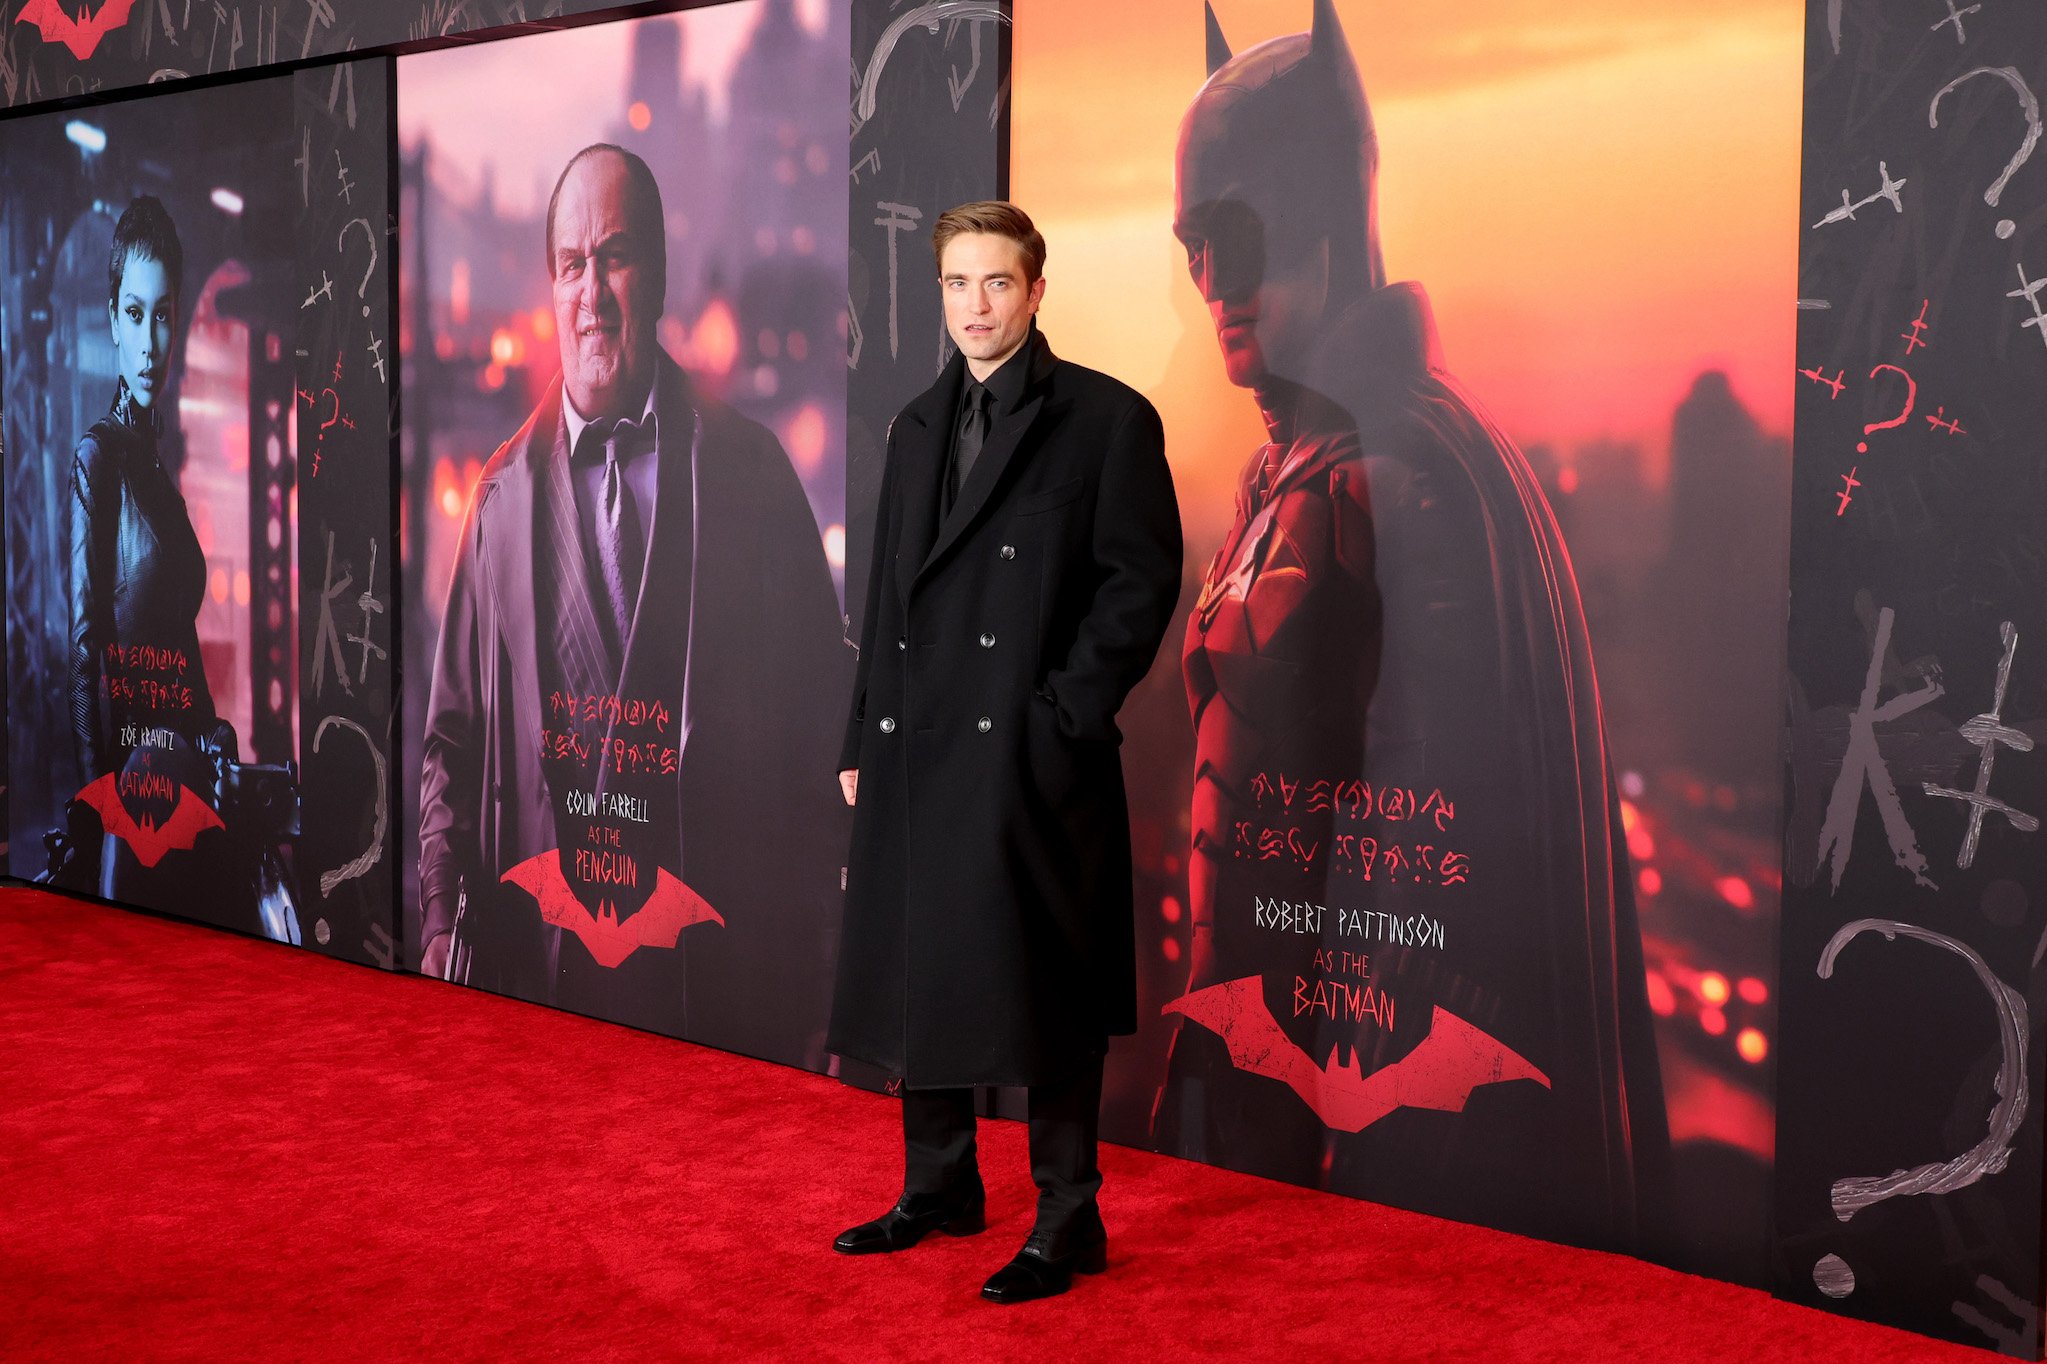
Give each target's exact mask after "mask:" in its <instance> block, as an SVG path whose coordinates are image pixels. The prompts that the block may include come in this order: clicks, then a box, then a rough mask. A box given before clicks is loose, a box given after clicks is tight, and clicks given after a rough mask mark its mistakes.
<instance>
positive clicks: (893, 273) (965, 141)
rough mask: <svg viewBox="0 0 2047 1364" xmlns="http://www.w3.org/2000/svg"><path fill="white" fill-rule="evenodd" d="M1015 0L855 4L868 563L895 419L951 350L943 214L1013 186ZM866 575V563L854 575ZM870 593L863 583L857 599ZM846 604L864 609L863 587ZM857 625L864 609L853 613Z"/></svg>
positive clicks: (858, 542)
mask: <svg viewBox="0 0 2047 1364" xmlns="http://www.w3.org/2000/svg"><path fill="white" fill-rule="evenodd" d="M1008 116H1009V5H1008V4H1007V3H1006V0H1004V2H1003V3H997V2H996V0H935V2H934V3H928V4H919V5H914V6H909V7H905V6H903V5H901V4H895V3H889V0H855V3H854V5H853V119H852V138H853V145H852V152H851V157H852V164H851V168H850V180H851V186H852V188H851V191H850V193H851V201H850V203H849V204H848V206H847V223H848V238H849V242H850V245H851V254H850V258H849V259H848V261H847V276H848V280H849V282H850V294H851V305H850V306H851V311H850V316H851V319H852V327H851V335H850V337H849V338H848V342H847V355H846V359H847V364H848V365H849V366H850V367H851V369H852V371H853V377H852V383H851V385H850V390H849V392H848V394H847V404H846V407H847V411H846V507H847V536H846V562H847V563H849V564H853V565H858V566H864V565H865V564H866V563H867V556H868V550H869V546H870V545H871V544H872V542H873V533H874V504H875V498H876V497H877V496H878V495H879V493H880V490H881V463H882V449H883V445H884V438H885V437H886V435H887V433H888V424H889V422H891V421H892V420H894V419H895V415H896V413H898V412H900V411H901V410H902V408H903V404H905V403H907V402H908V401H909V400H910V399H912V398H914V397H916V396H917V395H918V394H919V393H922V392H923V391H924V390H925V389H927V388H929V387H930V386H931V381H932V380H933V379H935V378H936V377H937V376H938V371H939V370H941V369H943V368H944V367H945V363H946V361H948V360H950V359H951V358H952V342H951V339H950V338H948V337H947V336H946V334H945V321H944V317H943V315H942V311H941V309H940V306H939V294H938V290H937V288H936V287H935V286H934V284H933V281H935V280H936V279H937V277H938V267H937V264H936V262H934V261H933V260H932V257H931V223H932V220H933V219H935V218H936V217H937V216H938V215H939V214H941V213H943V212H945V210H946V209H948V208H951V207H952V206H953V205H955V204H963V203H968V202H971V201H973V200H976V199H994V198H1000V197H1002V196H1003V195H1004V194H1006V193H1007V192H1008V174H1007V164H1008V161H1007V144H1008V136H1007V134H1008ZM853 576H854V577H855V579H856V580H858V578H859V575H858V573H857V572H856V573H855V574H854V575H853ZM859 595H860V594H859V593H858V592H855V593H853V594H852V596H853V597H854V598H857V597H858V596H859ZM847 606H848V610H849V611H850V612H851V613H852V614H853V615H854V616H857V615H858V613H859V611H860V610H861V603H860V602H859V601H858V600H849V601H848V603H847ZM849 621H850V623H849V632H848V636H847V637H848V638H849V639H851V638H857V637H858V634H859V625H860V623H859V621H858V620H857V619H850V618H849Z"/></svg>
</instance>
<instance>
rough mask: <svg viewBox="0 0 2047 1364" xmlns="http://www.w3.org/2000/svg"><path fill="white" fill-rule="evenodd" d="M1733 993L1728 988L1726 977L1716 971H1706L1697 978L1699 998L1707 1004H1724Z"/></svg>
mask: <svg viewBox="0 0 2047 1364" xmlns="http://www.w3.org/2000/svg"><path fill="white" fill-rule="evenodd" d="M1733 993H1734V992H1733V991H1732V990H1730V989H1729V988H1728V985H1727V977H1725V976H1723V975H1721V974H1720V973H1719V972H1718V971H1708V972H1707V973H1706V974H1705V975H1703V976H1700V977H1699V998H1700V999H1703V1000H1705V1001H1706V1002H1707V1003H1708V1004H1714V1005H1719V1004H1725V1003H1726V1002H1727V1000H1728V997H1729V996H1730V995H1732V994H1733Z"/></svg>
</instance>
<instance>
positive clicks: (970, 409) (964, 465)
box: [945, 379, 990, 510]
mask: <svg viewBox="0 0 2047 1364" xmlns="http://www.w3.org/2000/svg"><path fill="white" fill-rule="evenodd" d="M989 397H990V394H989V392H988V389H987V386H986V385H984V384H981V383H979V382H977V381H975V380H972V379H969V380H968V381H967V410H966V412H965V413H964V414H962V415H961V417H960V432H959V439H958V440H957V441H955V442H954V443H953V455H952V478H951V479H950V480H949V481H948V484H947V487H946V490H945V505H946V508H947V509H948V510H950V509H951V507H952V504H953V502H954V501H955V500H956V499H958V497H959V495H960V489H961V488H964V487H966V486H967V475H968V474H969V473H971V472H972V471H973V468H974V461H975V460H976V459H978V458H980V455H981V442H983V441H984V440H986V439H987V438H988V400H989Z"/></svg>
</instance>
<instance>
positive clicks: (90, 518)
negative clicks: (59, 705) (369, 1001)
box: [46, 195, 298, 941]
mask: <svg viewBox="0 0 2047 1364" xmlns="http://www.w3.org/2000/svg"><path fill="white" fill-rule="evenodd" d="M183 273H184V249H183V247H182V245H181V244H180V242H179V240H178V230H177V227H176V225H175V224H174V223H173V222H172V221H171V217H170V214H169V213H168V212H167V211H166V210H165V208H164V206H163V204H162V202H161V201H159V200H158V199H156V198H155V197H154V196H149V195H145V196H143V197H141V198H138V199H136V200H135V201H134V202H132V203H130V204H129V205H128V207H127V209H126V210H125V211H123V212H122V214H121V217H120V220H119V221H118V222H117V223H116V224H115V227H114V243H113V249H112V251H111V252H110V253H109V256H108V263H107V318H108V323H109V326H110V328H111V331H112V335H113V342H114V359H115V368H116V372H117V375H118V377H117V378H116V380H115V384H114V400H113V405H112V407H111V408H110V409H109V410H108V412H107V414H106V416H104V417H102V418H100V420H98V421H97V422H94V423H93V425H92V427H91V428H90V429H89V430H88V431H87V432H86V433H85V435H84V436H83V437H82V438H81V439H80V440H79V442H78V448H77V450H76V452H75V454H74V456H73V459H72V466H71V497H72V505H71V527H70V556H69V557H70V563H69V574H70V598H71V620H70V642H71V679H70V695H71V721H72V732H73V738H74V741H75V743H76V746H77V752H78V760H79V768H80V771H81V772H82V774H83V775H84V777H85V781H86V786H85V788H84V789H83V790H82V791H81V792H80V793H79V796H78V798H77V799H75V800H73V801H72V802H71V803H70V805H69V807H68V808H67V811H66V817H67V826H68V827H67V829H66V831H64V832H60V833H53V834H52V835H51V836H50V837H49V839H48V840H46V841H47V842H48V843H49V844H50V852H51V862H52V865H51V869H50V872H49V873H48V875H47V879H49V880H51V881H53V882H55V883H57V884H60V885H66V886H69V887H71V888H74V889H87V890H93V891H96V892H97V893H98V894H100V895H102V896H105V897H107V898H109V899H121V900H128V901H132V902H137V903H146V904H149V905H151V906H152V907H155V908H161V909H172V910H177V911H180V912H189V913H192V914H194V915H195V916H196V917H202V918H207V919H211V920H214V921H216V922H220V921H223V919H225V921H227V922H230V923H231V924H232V926H235V927H243V928H247V929H249V930H251V931H262V932H265V933H266V934H267V935H268V936H271V937H276V938H281V939H284V940H287V941H296V940H297V936H298V926H297V920H296V915H295V914H293V913H291V912H289V896H288V894H287V893H286V892H285V891H284V889H283V885H282V880H283V877H282V869H281V867H280V866H279V865H278V864H277V859H276V853H275V844H276V842H277V841H278V840H279V839H281V838H283V837H286V836H288V835H289V834H290V833H291V832H295V828H294V827H293V826H295V824H296V818H297V817H296V807H297V801H296V795H295V792H293V791H292V789H291V788H292V783H293V774H292V772H291V770H290V768H289V765H287V766H286V767H283V768H257V767H253V766H250V767H245V766H243V765H241V764H240V763H238V762H237V761H236V759H237V749H238V744H237V741H236V736H235V732H234V728H233V726H231V725H230V724H229V723H228V722H227V721H226V720H224V719H222V718H221V717H220V715H219V714H218V713H217V712H216V710H215V708H214V703H213V694H212V691H211V689H210V688H209V687H208V685H207V681H206V672H205V668H204V666H203V665H202V662H201V658H200V651H199V631H198V616H199V609H200V606H201V604H202V601H203V599H204V597H205V592H206V576H207V575H206V556H205V553H204V552H203V551H202V550H201V548H200V545H199V537H198V536H197V534H195V533H194V531H193V529H192V518H191V516H190V514H189V513H188V512H187V510H186V507H185V499H184V496H183V495H182V494H181V493H180V492H179V490H178V486H177V483H176V481H175V480H174V479H173V478H172V476H171V473H170V471H169V470H167V469H166V468H165V467H164V464H163V460H162V457H161V453H160V449H159V443H160V440H161V437H162V434H163V423H164V412H165V400H166V398H167V396H168V390H169V388H170V380H171V358H172V353H173V350H174V348H175V346H176V343H177V336H178V326H179V323H180V321H181V317H180V312H181V308H182V305H183V301H184V299H183ZM106 778H112V781H111V783H109V782H108V781H106V780H104V779H106ZM115 802H119V807H118V809H117V807H116V804H115ZM192 802H198V804H194V803H192ZM252 806H269V807H275V808H270V809H266V810H265V811H264V814H263V817H262V818H261V819H242V818H238V817H237V816H238V813H239V812H240V811H241V810H243V809H245V808H250V807H252ZM230 807H232V808H230ZM122 811H125V812H127V813H126V814H125V816H124V814H123V813H121V812H122ZM131 823H133V824H137V825H139V826H146V827H147V828H148V829H149V831H150V835H149V836H147V837H144V838H143V839H142V842H141V844H140V846H139V847H138V846H137V845H135V844H133V843H131V841H130V840H127V839H123V838H121V837H119V836H118V834H119V832H120V831H121V830H122V829H126V828H128V827H129V826H130V825H131ZM230 824H233V825H235V826H244V827H237V829H236V833H237V835H238V836H246V837H244V839H243V842H242V843H241V844H239V845H237V844H235V843H233V842H232V841H231V842H230V844H229V845H228V846H229V848H230V849H231V852H230V855H231V856H233V857H234V858H235V865H236V867H237V872H238V874H237V875H235V876H231V877H228V878H218V877H209V878H206V884H205V885H204V886H202V885H200V884H199V881H200V879H201V878H198V877H194V876H192V875H190V874H189V870H188V871H187V872H186V873H184V874H178V873H176V872H172V871H165V872H159V871H158V870H157V867H158V864H159V863H160V862H161V861H162V858H163V857H164V856H165V855H166V853H167V852H168V851H170V850H172V849H175V850H177V851H186V850H189V849H191V848H192V847H193V846H194V845H195V843H196V842H197V840H198V839H199V838H201V837H205V836H207V832H206V831H207V830H210V829H213V828H226V827H228V826H229V825H230ZM257 824H261V825H264V826H266V827H264V828H262V829H261V830H260V831H259V830H258V829H257V828H256V827H255V826H256V825H257ZM177 829H184V830H190V831H191V832H190V833H189V834H186V833H174V834H172V835H171V839H170V842H169V843H168V844H167V845H165V846H159V845H158V843H157V842H155V841H152V839H153V838H154V836H155V835H156V834H158V833H160V832H162V831H165V830H177ZM94 849H97V856H96V857H95V856H94V855H93V850H94ZM95 864H96V866H95ZM252 877H253V886H252ZM259 901H260V902H261V914H260V917H259V914H258V908H259V905H258V902H259ZM188 902H189V903H188Z"/></svg>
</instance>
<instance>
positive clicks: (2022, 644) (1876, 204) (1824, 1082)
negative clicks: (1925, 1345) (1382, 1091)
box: [1775, 0, 2047, 1358]
mask: <svg viewBox="0 0 2047 1364" xmlns="http://www.w3.org/2000/svg"><path fill="white" fill-rule="evenodd" d="M1947 10H1948V13H1947V14H1946V16H1945V17H1938V16H1937V15H1936V14H1927V15H1922V14H1918V13H1916V12H1915V13H1914V14H1912V15H1911V16H1909V17H1907V16H1905V15H1903V14H1901V13H1899V12H1898V11H1897V10H1896V8H1895V7H1888V6H1878V5H1874V4H1844V3H1843V0H1815V3H1813V4H1812V5H1811V6H1810V12H1809V16H1808V32H1807V48H1806V51H1807V82H1806V105H1805V118H1806V123H1805V164H1804V188H1803V194H1802V201H1801V212H1802V215H1803V216H1802V223H1801V227H1802V250H1801V257H1800V273H1799V294H1800V298H1799V300H1798V309H1799V313H1798V317H1799V328H1798V365H1799V370H1798V373H1799V381H1798V382H1799V398H1798V412H1797V427H1796V431H1797V437H1796V452H1795V457H1794V464H1795V483H1796V487H1795V493H1794V501H1793V515H1794V522H1793V531H1792V550H1793V553H1792V612H1791V633H1790V656H1789V663H1790V678H1789V684H1788V704H1789V708H1790V740H1789V743H1790V755H1789V756H1790V772H1789V777H1790V781H1789V788H1788V795H1789V815H1788V830H1787V836H1786V844H1785V894H1784V928H1783V938H1782V953H1783V985H1782V989H1783V994H1782V999H1783V1045H1782V1050H1781V1052H1780V1066H1781V1069H1780V1071H1779V1076H1780V1099H1779V1126H1778V1133H1779V1135H1778V1147H1777V1159H1778V1165H1777V1224H1778V1236H1779V1241H1778V1245H1777V1248H1776V1266H1775V1269H1776V1275H1777V1284H1778V1291H1779V1292H1780V1293H1782V1294H1783V1295H1785V1296H1788V1297H1792V1298H1795V1299H1799V1300H1802V1301H1806V1302H1810V1303H1813V1304H1815V1305H1820V1306H1827V1307H1831V1308H1832V1309H1833V1310H1836V1311H1842V1312H1847V1313H1851V1314H1854V1315H1857V1316H1864V1317H1868V1318H1871V1319H1875V1320H1881V1321H1888V1322H1891V1323H1894V1324H1896V1325H1900V1326H1905V1327H1909V1328H1911V1329H1913V1330H1918V1331H1924V1332H1927V1333H1929V1334H1934V1335H1942V1336H1948V1337H1951V1338H1954V1339H1957V1340H1962V1341H1968V1342H1971V1343H1973V1344H1978V1345H1986V1346H1990V1347H1992V1348H1995V1349H1998V1350H2001V1351H2003V1352H2005V1353H2008V1354H2013V1355H2018V1356H2022V1357H2026V1358H2039V1356H2040V1347H2041V1336H2040V1310H2041V1287H2040V1284H2041V1278H2040V1234H2041V1228H2040V1197H2041V1127H2040V1112H2039V1103H2038V1098H2037V1096H2038V1094H2039V1089H2040V1078H2041V1071H2040V1062H2039V1044H2040V1032H2039V1022H2038V1019H2039V1014H2040V1005H2041V998H2042V990H2043V985H2047V977H2043V974H2042V971H2041V957H2042V951H2043V943H2047V937H2043V933H2047V856H2043V845H2042V844H2041V842H2040V838H2039V832H2038V830H2039V820H2038V814H2039V812H2040V811H2041V810H2042V808H2043V807H2047V759H2043V757H2042V755H2041V754H2040V753H2039V752H2037V751H2036V749H2035V741H2036V740H2037V739H2038V737H2039V736H2040V735H2041V734H2042V733H2043V732H2047V652H2043V646H2047V609H2043V604H2047V593H2043V587H2047V446H2043V445H2042V443H2041V441H2040V431H2041V429H2042V427H2043V425H2047V178H2043V177H2047V170H2043V169H2041V168H2039V167H2037V166H2035V165H2033V164H2032V163H2033V162H2034V161H2035V160H2036V159H2037V158H2036V157H2035V149H2036V146H2037V144H2038V141H2039V138H2040V132H2041V115H2040V107H2039V101H2038V93H2039V91H2040V90H2041V89H2042V88H2043V86H2047V12H2042V11H2040V10H2038V9H2036V8H2028V7H2022V6H1980V5H1971V6H1966V7H1957V6H1954V5H1949V6H1947ZM1936 17H1938V22H1932V20H1933V19H1934V18H1936Z"/></svg>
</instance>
